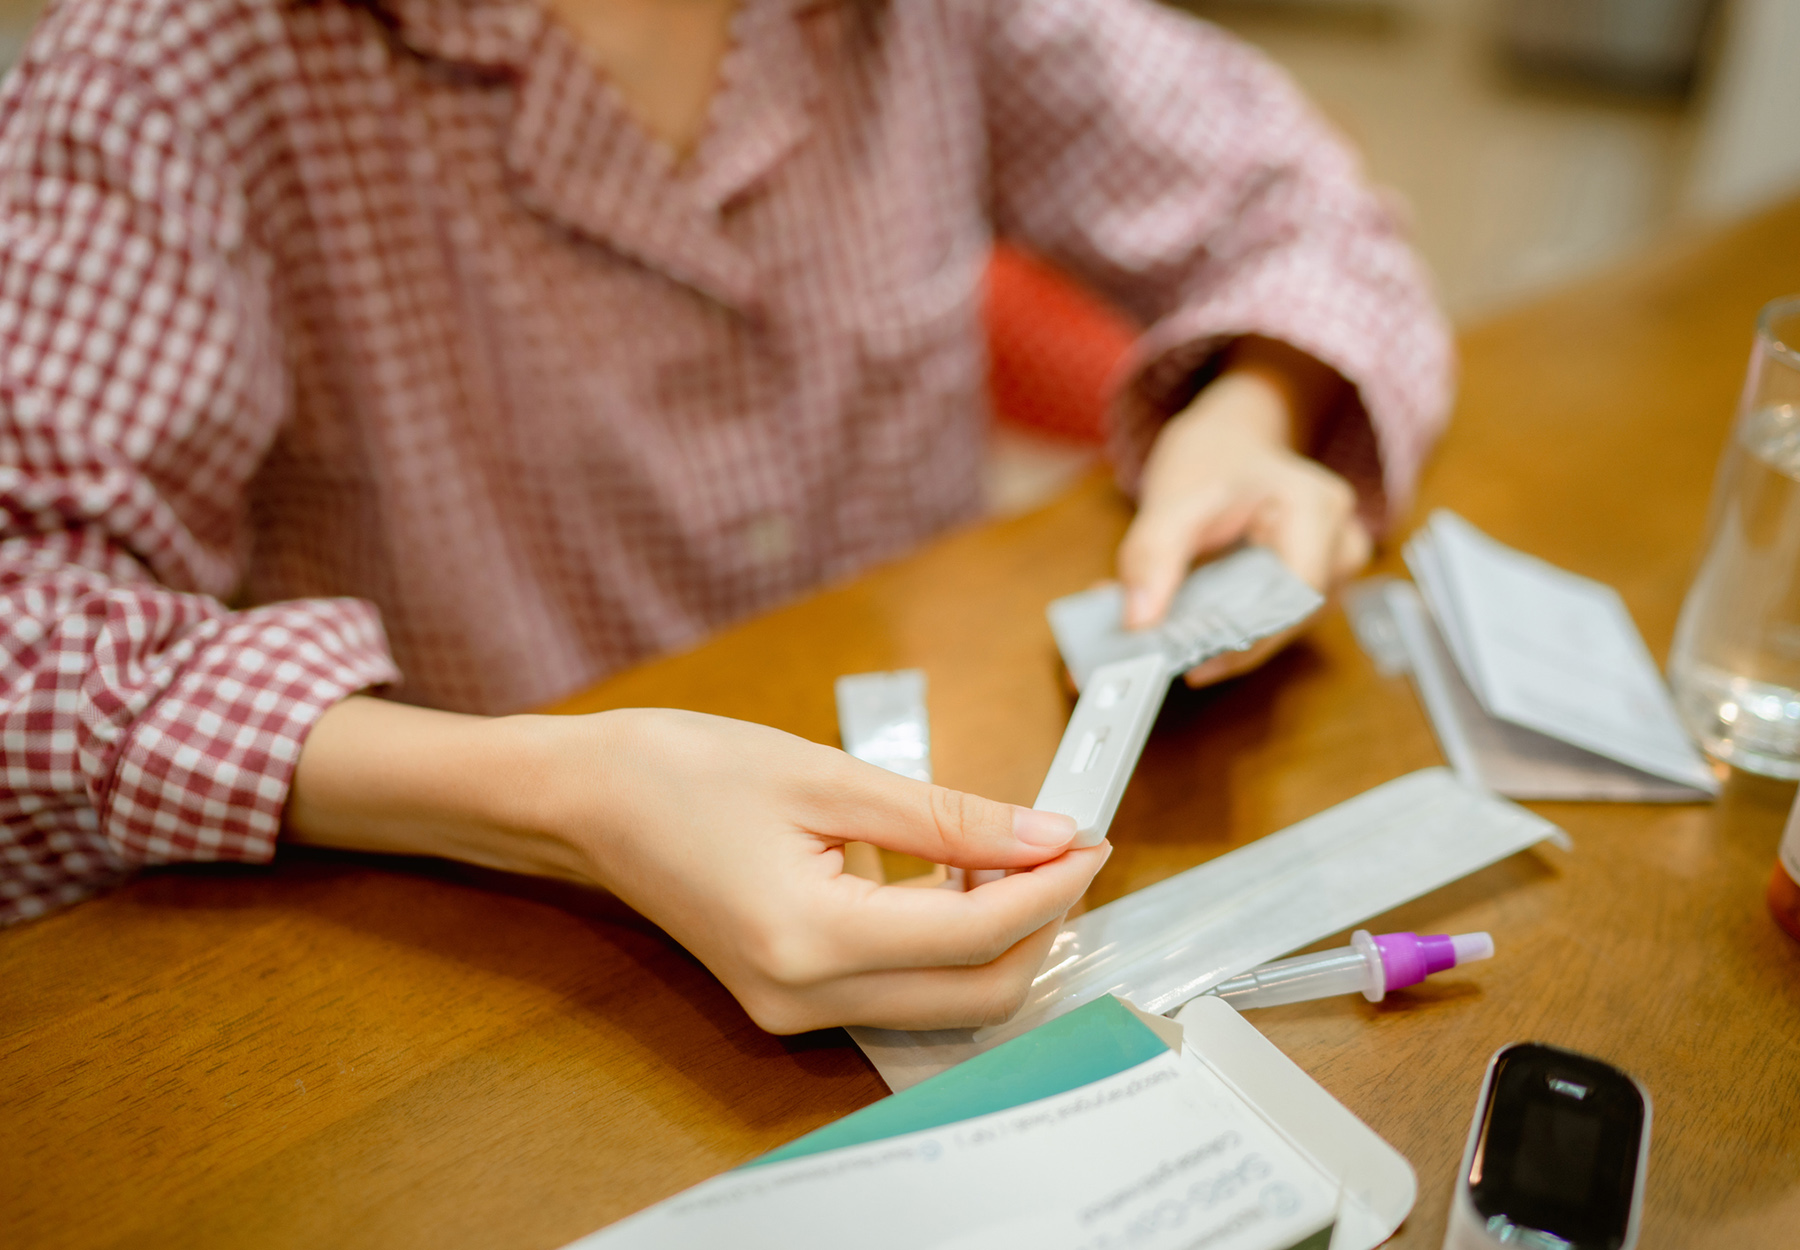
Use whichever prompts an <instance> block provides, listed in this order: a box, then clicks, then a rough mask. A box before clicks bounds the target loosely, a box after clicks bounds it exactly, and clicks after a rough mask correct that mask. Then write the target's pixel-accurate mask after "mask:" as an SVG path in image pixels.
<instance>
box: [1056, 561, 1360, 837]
mask: <svg viewBox="0 0 1800 1250" xmlns="http://www.w3.org/2000/svg"><path fill="white" fill-rule="evenodd" d="M1323 602H1324V600H1323V599H1322V598H1320V596H1319V594H1318V592H1317V591H1315V590H1313V589H1312V587H1310V586H1308V585H1307V584H1306V583H1305V582H1302V581H1301V580H1300V579H1299V578H1297V577H1295V576H1294V575H1293V574H1292V573H1290V572H1288V570H1287V566H1286V565H1284V564H1282V562H1281V561H1280V559H1278V558H1277V557H1276V555H1275V553H1274V552H1272V551H1270V550H1269V549H1268V548H1266V547H1242V548H1240V549H1238V550H1237V551H1234V552H1232V553H1231V554H1230V555H1228V556H1224V557H1221V558H1220V559H1218V560H1214V561H1213V562H1212V563H1210V564H1206V565H1202V566H1201V567H1200V568H1198V569H1196V570H1194V572H1192V573H1191V574H1189V575H1188V577H1187V580H1186V581H1184V582H1183V583H1182V584H1181V587H1180V589H1178V590H1177V591H1176V592H1175V599H1174V602H1173V603H1172V604H1171V605H1170V608H1169V613H1168V616H1167V617H1166V618H1165V619H1164V620H1163V622H1162V624H1160V625H1157V626H1154V627H1152V628H1150V629H1140V630H1128V629H1126V628H1125V627H1124V612H1125V601H1124V595H1123V592H1122V591H1121V590H1120V589H1119V587H1117V586H1102V587H1098V588H1096V589H1094V590H1087V591H1083V592H1082V593H1080V594H1077V595H1067V596H1065V597H1063V598H1061V599H1058V600H1056V601H1055V602H1053V603H1052V604H1051V605H1050V607H1049V609H1048V612H1047V615H1048V616H1049V618H1050V629H1051V632H1052V633H1054V634H1055V635H1056V643H1057V647H1058V648H1059V649H1060V650H1061V652H1062V656H1063V662H1064V663H1065V664H1066V665H1067V666H1068V669H1069V675H1070V676H1071V677H1072V678H1074V680H1075V685H1076V688H1077V689H1079V690H1080V691H1081V699H1080V700H1079V701H1078V702H1077V703H1076V704H1075V711H1074V713H1073V714H1072V715H1071V716H1070V717H1069V725H1068V728H1067V729H1065V730H1064V731H1063V737H1062V742H1061V744H1060V745H1059V746H1058V747H1057V748H1056V758H1055V759H1054V760H1052V761H1051V763H1050V772H1049V774H1048V775H1047V776H1046V777H1045V778H1044V787H1043V789H1042V790H1040V791H1038V796H1037V801H1036V802H1034V803H1033V804H1032V806H1033V807H1036V808H1038V809H1040V810H1042V811H1047V812H1061V813H1062V814H1063V815H1065V816H1069V817H1072V818H1073V819H1074V821H1075V829H1076V835H1075V845H1077V846H1095V845H1098V844H1099V843H1100V842H1101V841H1102V840H1103V839H1104V838H1105V837H1106V831H1107V829H1108V828H1110V827H1111V825H1112V818H1113V813H1114V812H1116V811H1117V810H1118V807H1119V799H1120V798H1121V797H1122V796H1123V795H1124V793H1125V786H1126V783H1128V782H1129V781H1130V780H1131V773H1132V770H1133V769H1135V768H1136V767H1137V761H1138V756H1139V755H1140V754H1142V752H1143V749H1144V742H1145V741H1146V740H1147V739H1148V738H1149V736H1150V727H1151V726H1152V725H1153V724H1155V723H1156V714H1157V712H1158V711H1159V710H1161V708H1162V703H1163V699H1164V698H1165V697H1166V696H1167V695H1168V693H1169V683H1170V682H1171V681H1173V680H1174V679H1175V677H1176V676H1178V675H1179V674H1180V673H1182V672H1184V671H1186V670H1187V669H1189V668H1192V667H1193V666H1194V665H1196V664H1199V663H1201V662H1202V661H1204V660H1208V659H1211V658H1212V657H1213V656H1215V655H1220V654H1222V653H1224V652H1226V651H1244V650H1248V649H1249V648H1250V647H1251V646H1252V645H1254V644H1255V643H1257V642H1259V641H1261V640H1262V639H1264V638H1267V637H1269V636H1270V635H1271V634H1276V633H1280V632H1281V631H1282V630H1284V629H1288V628H1290V627H1291V626H1294V625H1297V624H1299V623H1300V622H1301V621H1303V620H1305V619H1306V618H1307V617H1309V616H1311V615H1312V614H1313V613H1314V612H1315V611H1317V610H1318V608H1319V606H1320V605H1321V604H1322V603H1323Z"/></svg>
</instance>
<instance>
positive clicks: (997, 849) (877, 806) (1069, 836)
mask: <svg viewBox="0 0 1800 1250" xmlns="http://www.w3.org/2000/svg"><path fill="white" fill-rule="evenodd" d="M845 762H846V764H849V765H853V766H854V767H853V768H851V769H849V770H848V775H847V776H846V778H845V784H843V785H840V786H836V787H834V788H833V793H832V795H831V796H830V798H829V800H828V801H827V803H826V804H825V805H824V808H825V810H823V811H821V812H820V816H821V817H822V819H821V821H820V826H822V827H815V828H814V830H813V832H815V833H817V834H821V835H823V836H825V837H830V838H834V839H842V840H844V841H853V842H871V843H873V844H874V845H876V846H879V847H885V848H886V849H887V850H890V851H899V852H901V853H903V854H907V855H916V856H918V857H919V858H920V859H926V860H930V861H931V862H932V863H936V864H949V865H951V866H952V867H956V868H1029V867H1031V866H1032V865H1034V864H1041V863H1043V862H1044V861H1045V860H1049V859H1054V858H1056V857H1057V856H1058V855H1060V854H1062V853H1063V852H1064V851H1065V850H1067V849H1068V847H1069V844H1070V843H1072V842H1073V841H1074V840H1075V822H1074V820H1072V819H1071V818H1070V817H1068V816H1064V815H1061V814H1059V813H1057V812H1040V811H1036V810H1034V809H1032V808H1029V807H1019V806H1017V805H1015V804H1012V803H996V802H995V801H993V800H992V799H984V798H982V797H981V796H979V795H975V794H967V793H965V792H963V791H961V790H951V789H949V788H947V787H945V786H935V785H930V784H928V783H926V782H923V781H914V780H913V779H911V778H909V777H901V776H899V775H897V774H895V773H890V772H888V771H887V770H886V769H883V768H877V767H875V766H874V765H873V764H865V763H863V762H862V761H861V760H856V759H852V758H850V757H848V756H846V757H845Z"/></svg>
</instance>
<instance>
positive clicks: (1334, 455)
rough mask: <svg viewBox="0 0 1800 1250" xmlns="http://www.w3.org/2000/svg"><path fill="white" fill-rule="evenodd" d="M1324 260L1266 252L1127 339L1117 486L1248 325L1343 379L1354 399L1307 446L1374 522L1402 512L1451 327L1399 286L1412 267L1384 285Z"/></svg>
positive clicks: (1118, 395)
mask: <svg viewBox="0 0 1800 1250" xmlns="http://www.w3.org/2000/svg"><path fill="white" fill-rule="evenodd" d="M1330 259H1331V258H1330V257H1328V256H1326V255H1311V254H1309V253H1308V252H1306V251H1290V252H1281V253H1276V254H1272V255H1270V256H1267V257H1265V258H1263V259H1261V260H1259V261H1257V262H1255V263H1253V264H1251V265H1249V266H1245V267H1241V268H1239V269H1238V270H1237V271H1236V272H1234V273H1233V274H1232V275H1231V276H1230V277H1229V278H1228V279H1222V280H1219V281H1218V282H1217V283H1216V286H1217V287H1218V294H1216V295H1211V296H1208V297H1206V298H1203V299H1200V300H1197V301H1193V302H1190V303H1188V304H1185V305H1183V306H1182V307H1181V308H1179V309H1177V310H1176V311H1175V312H1173V313H1171V314H1170V315H1168V316H1167V317H1164V318H1163V319H1162V320H1161V321H1158V322H1157V323H1156V324H1155V325H1153V326H1151V327H1150V328H1149V329H1148V330H1147V331H1146V332H1145V333H1144V335H1143V336H1142V337H1141V338H1139V339H1138V341H1137V343H1136V344H1134V346H1133V349H1132V351H1131V353H1130V355H1129V356H1128V357H1127V359H1126V361H1125V362H1124V364H1123V365H1122V366H1121V369H1120V372H1119V375H1118V379H1117V384H1116V388H1115V391H1114V401H1113V413H1112V421H1111V426H1110V436H1109V451H1110V453H1111V455H1112V458H1113V462H1114V464H1115V466H1116V470H1117V473H1118V477H1119V482H1120V485H1121V486H1122V487H1123V488H1124V489H1125V490H1126V491H1127V492H1129V493H1132V494H1135V493H1136V491H1137V488H1138V485H1139V483H1140V480H1141V478H1142V475H1143V469H1144V462H1145V461H1146V460H1147V459H1148V457H1149V454H1150V448H1151V445H1152V444H1153V443H1154V442H1155V440H1156V436H1157V434H1158V432H1159V431H1160V430H1161V429H1162V426H1163V423H1164V422H1165V421H1167V420H1168V419H1169V418H1170V417H1171V416H1173V415H1175V413H1177V412H1179V411H1180V410H1181V409H1182V408H1183V407H1185V406H1186V405H1187V404H1188V403H1190V402H1191V401H1192V400H1193V397H1194V395H1195V394H1197V393H1198V388H1199V386H1200V385H1201V384H1203V383H1204V382H1205V381H1207V380H1209V379H1208V378H1207V370H1208V368H1209V366H1210V364H1211V363H1212V360H1213V357H1214V356H1215V355H1216V354H1217V352H1218V351H1219V350H1220V349H1221V348H1222V347H1224V346H1225V345H1226V344H1227V343H1228V342H1230V341H1231V340H1232V339H1236V338H1240V337H1242V336H1244V335H1250V334H1254V335H1259V336H1261V337H1263V338H1270V339H1277V340H1279V341H1281V342H1284V343H1287V344H1289V345H1290V346H1293V347H1295V348H1298V349H1299V350H1301V351H1303V352H1305V353H1307V354H1308V355H1310V356H1312V357H1313V358H1314V359H1316V360H1318V361H1320V362H1322V363H1324V364H1326V365H1329V366H1331V368H1333V369H1335V370H1336V371H1337V372H1338V373H1339V374H1340V375H1341V376H1342V377H1343V378H1344V379H1345V380H1346V381H1348V382H1349V383H1350V384H1351V386H1352V387H1353V388H1354V391H1355V394H1354V396H1353V397H1352V398H1350V399H1348V400H1346V402H1345V403H1344V404H1343V405H1342V406H1341V407H1340V408H1339V409H1338V410H1337V411H1336V412H1334V413H1332V414H1329V415H1328V417H1327V419H1326V421H1325V423H1324V424H1323V425H1322V427H1321V430H1320V437H1319V441H1318V444H1317V446H1316V447H1315V449H1314V451H1315V454H1316V455H1317V457H1318V459H1319V461H1320V462H1321V463H1323V464H1324V465H1326V467H1328V468H1330V469H1332V470H1333V471H1335V472H1337V473H1339V474H1340V475H1342V476H1343V477H1344V478H1345V479H1347V480H1348V481H1349V482H1350V484H1351V485H1352V486H1353V487H1354V488H1355V489H1356V492H1357V496H1358V499H1359V501H1360V510H1361V512H1362V513H1363V516H1364V519H1365V520H1366V521H1369V522H1371V523H1372V527H1373V528H1375V529H1377V530H1379V529H1381V528H1385V524H1386V523H1387V522H1388V521H1389V520H1391V519H1392V518H1393V517H1395V516H1397V515H1398V514H1399V513H1401V512H1402V511H1404V509H1405V507H1406V505H1407V504H1408V503H1409V502H1410V500H1411V498H1412V492H1413V487H1414V485H1415V483H1416V482H1417V479H1418V475H1419V471H1420V469H1421V468H1422V466H1423V462H1424V459H1425V455H1426V452H1427V451H1428V450H1429V449H1430V447H1431V444H1432V442H1433V440H1434V439H1435V438H1436V436H1437V433H1438V431H1439V430H1440V429H1442V427H1443V424H1444V420H1445V417H1446V415H1447V413H1448V409H1449V400H1450V392H1451V385H1452V374H1453V364H1452V356H1453V353H1452V348H1451V337H1450V331H1449V328H1448V326H1447V325H1446V324H1445V323H1444V321H1443V319H1442V316H1441V315H1440V314H1439V313H1438V312H1437V310H1436V308H1435V307H1434V306H1432V305H1431V303H1430V302H1429V300H1428V299H1424V298H1421V297H1420V295H1418V294H1413V293H1412V292H1409V291H1408V289H1407V288H1408V287H1411V288H1412V289H1413V291H1422V287H1420V286H1417V285H1415V284H1416V283H1417V282H1418V279H1417V278H1416V276H1410V275H1409V276H1408V280H1407V281H1406V282H1404V283H1402V282H1399V281H1397V280H1396V281H1395V282H1394V283H1393V284H1392V286H1391V287H1390V288H1389V289H1387V290H1385V291H1383V290H1381V289H1379V287H1380V285H1382V284H1376V289H1371V286H1370V285H1369V284H1358V283H1351V282H1345V281H1344V280H1343V279H1342V278H1341V277H1339V278H1336V279H1331V280H1325V279H1322V278H1321V276H1320V275H1321V274H1322V273H1329V272H1330V269H1329V267H1328V266H1329V263H1330ZM1394 276H1395V278H1396V279H1398V278H1399V277H1400V276H1401V275H1394ZM1209 285H1214V284H1209ZM1409 296H1410V298H1409Z"/></svg>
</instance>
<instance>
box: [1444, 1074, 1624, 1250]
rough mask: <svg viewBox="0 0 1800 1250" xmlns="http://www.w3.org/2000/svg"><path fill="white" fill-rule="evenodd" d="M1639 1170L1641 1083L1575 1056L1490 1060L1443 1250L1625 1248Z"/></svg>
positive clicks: (1611, 1249)
mask: <svg viewBox="0 0 1800 1250" xmlns="http://www.w3.org/2000/svg"><path fill="white" fill-rule="evenodd" d="M1649 1161H1650V1095H1649V1094H1648V1093H1647V1092H1645V1090H1644V1087H1643V1086H1641V1085H1639V1084H1638V1083H1637V1082H1636V1081H1635V1080H1633V1079H1632V1078H1631V1077H1629V1076H1627V1075H1626V1074H1625V1073H1623V1072H1621V1071H1619V1070H1618V1069H1617V1068H1615V1067H1613V1066H1612V1065H1611V1064H1609V1063H1603V1062H1602V1061H1600V1060H1598V1059H1592V1058H1589V1057H1588V1056H1586V1055H1578V1054H1576V1053H1574V1052H1573V1051H1568V1050H1558V1049H1557V1048H1556V1047H1554V1046H1544V1045H1541V1044H1539V1043H1537V1042H1521V1043H1518V1044H1516V1045H1513V1046H1507V1047H1505V1048H1503V1049H1501V1050H1499V1051H1497V1052H1496V1053H1495V1055H1494V1057H1493V1059H1492V1060H1490V1061H1489V1063H1488V1070H1487V1079H1486V1080H1485V1081H1484V1082H1483V1083H1482V1086H1481V1098H1480V1101H1479V1102H1477V1103H1476V1106H1475V1122H1474V1124H1473V1125H1472V1126H1471V1127H1470V1129H1469V1142H1468V1145H1467V1146H1466V1147H1465V1148H1464V1150H1463V1159H1462V1171H1461V1172H1460V1173H1459V1174H1458V1176H1457V1182H1456V1194H1455V1196H1454V1197H1453V1198H1452V1199H1451V1205H1450V1224H1449V1227H1448V1228H1447V1229H1446V1230H1445V1234H1444V1250H1496V1248H1499V1247H1505V1248H1507V1250H1631V1247H1632V1246H1634V1245H1636V1244H1637V1239H1638V1223H1639V1219H1640V1216H1641V1215H1642V1213H1643V1206H1644V1176H1645V1171H1646V1168H1647V1167H1648V1164H1649Z"/></svg>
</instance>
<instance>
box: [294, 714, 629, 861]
mask: <svg viewBox="0 0 1800 1250" xmlns="http://www.w3.org/2000/svg"><path fill="white" fill-rule="evenodd" d="M587 719H593V718H576V717H570V718H564V717H498V718H492V719H490V718H484V717H478V716H463V715H459V714H456V713H451V712H440V711H435V710H431V709H427V708H417V707H409V706H406V705H404V704H397V703H391V702H388V701H386V700H381V699H374V698H369V697H366V696H353V697H352V698H349V699H346V700H344V701H343V702H342V703H339V704H337V705H336V706H334V707H333V708H331V709H330V710H329V711H327V712H326V713H325V715H324V716H322V717H321V718H320V720H319V722H318V723H317V724H316V725H315V726H314V727H313V730H312V732H311V733H310V734H309V735H308V737H307V740H306V743H305V745H304V746H303V748H302V749H301V753H300V760H299V762H298V764H297V766H296V767H295V770H294V779H293V786H292V789H291V790H290V792H289V795H288V802H287V808H286V811H285V812H284V821H283V833H282V836H283V839H284V840H286V841H290V842H298V843H305V844H309V845H315V846H329V847H335V848H338V849H343V850H358V851H370V852H375V853H379V854H389V855H428V856H436V857H439V858H444V859H456V860H462V861H465V862H468V863H473V864H479V865H481V866H483V867H488V868H496V869H500V870H502V871H506V872H521V873H530V874H534V875H539V876H558V877H568V878H574V879H579V880H587V879H589V877H590V874H589V873H588V872H586V871H585V863H584V860H583V857H582V856H581V855H580V853H579V852H578V851H577V850H576V848H575V847H574V846H573V844H572V843H571V842H570V840H569V839H568V838H566V837H564V836H563V835H562V833H561V831H560V830H558V829H556V828H554V827H551V826H550V825H549V824H548V823H547V822H545V821H544V820H543V819H542V809H543V802H542V797H541V796H542V794H543V792H544V789H545V782H546V780H547V778H548V777H549V775H550V774H551V773H552V772H553V770H554V766H553V764H552V762H551V761H552V760H553V758H554V756H555V754H556V749H557V745H558V743H559V742H560V741H561V740H562V739H564V738H566V737H568V736H569V728H568V727H564V726H562V725H559V724H557V723H556V722H561V721H565V720H566V721H569V722H575V723H578V722H580V721H582V720H587ZM571 727H572V726H571Z"/></svg>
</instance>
